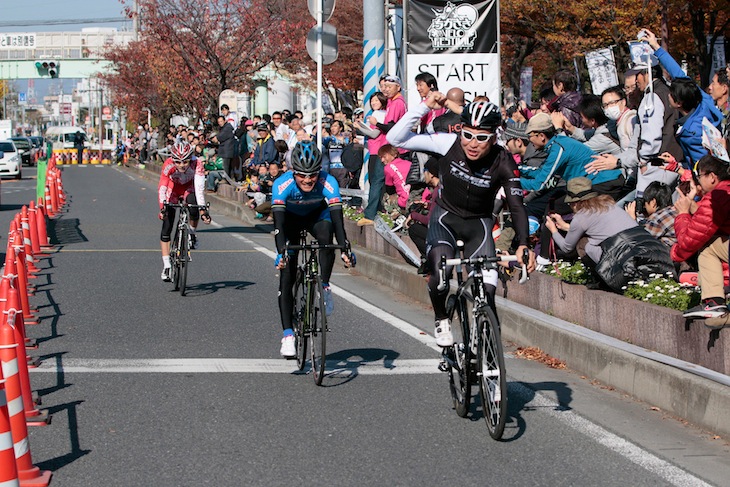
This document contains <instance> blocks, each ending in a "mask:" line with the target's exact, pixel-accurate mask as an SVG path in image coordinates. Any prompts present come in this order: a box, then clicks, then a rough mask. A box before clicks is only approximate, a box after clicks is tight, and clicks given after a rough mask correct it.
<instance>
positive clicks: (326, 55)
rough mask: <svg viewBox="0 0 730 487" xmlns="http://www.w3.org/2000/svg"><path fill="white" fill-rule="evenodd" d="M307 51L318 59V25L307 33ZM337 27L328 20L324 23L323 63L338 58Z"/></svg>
mask: <svg viewBox="0 0 730 487" xmlns="http://www.w3.org/2000/svg"><path fill="white" fill-rule="evenodd" d="M307 52H308V53H309V57H311V58H312V59H314V60H315V61H316V60H317V26H316V25H315V26H314V27H312V29H311V30H310V31H309V33H308V34H307ZM337 53H338V48H337V29H336V28H335V26H334V25H332V24H328V23H327V22H325V23H323V24H322V64H325V65H326V64H332V63H333V62H335V61H336V60H337Z"/></svg>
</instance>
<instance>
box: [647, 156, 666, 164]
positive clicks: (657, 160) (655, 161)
mask: <svg viewBox="0 0 730 487" xmlns="http://www.w3.org/2000/svg"><path fill="white" fill-rule="evenodd" d="M649 164H651V165H652V166H663V165H664V159H661V158H659V157H652V158H651V159H649Z"/></svg>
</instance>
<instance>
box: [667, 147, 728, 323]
mask: <svg viewBox="0 0 730 487" xmlns="http://www.w3.org/2000/svg"><path fill="white" fill-rule="evenodd" d="M697 175H698V179H699V185H700V188H701V190H702V193H703V196H702V199H701V200H700V201H699V203H695V201H694V198H695V196H697V193H698V188H697V186H696V185H695V184H694V182H690V190H689V192H688V193H687V194H684V193H682V192H681V191H677V194H678V199H677V201H676V202H675V203H674V207H675V208H676V209H677V217H676V218H675V220H674V231H675V232H676V234H677V243H676V244H675V245H674V246H673V247H672V251H671V255H672V260H674V261H675V262H684V261H685V260H687V259H689V258H690V257H692V255H694V254H695V253H697V252H699V256H698V258H697V263H698V266H699V284H700V288H701V294H702V301H701V303H700V304H699V305H698V306H695V307H694V308H692V309H689V310H687V311H686V312H685V313H684V316H685V318H717V317H719V316H722V315H724V314H726V313H727V312H728V308H727V303H726V300H725V290H724V288H723V274H722V263H723V262H725V263H727V261H728V235H730V211H728V208H730V173H729V172H728V163H727V162H725V161H722V160H721V159H718V158H716V157H714V156H712V155H709V154H708V155H706V156H704V157H703V158H702V159H700V160H699V161H698V163H697Z"/></svg>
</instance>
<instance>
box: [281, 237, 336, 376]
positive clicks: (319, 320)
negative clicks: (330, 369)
mask: <svg viewBox="0 0 730 487" xmlns="http://www.w3.org/2000/svg"><path fill="white" fill-rule="evenodd" d="M306 239H307V231H306V230H303V231H302V233H301V235H300V239H299V244H298V245H287V246H286V247H285V249H284V255H290V253H292V252H295V251H298V252H299V257H298V259H297V270H296V276H295V278H294V289H293V291H294V306H293V310H292V313H293V319H292V327H293V329H294V339H295V346H296V350H297V366H298V367H299V370H303V369H304V365H305V363H306V357H307V347H308V346H309V349H310V354H309V359H310V365H311V369H312V375H313V377H314V382H315V384H317V385H322V379H323V378H324V371H325V361H326V359H327V332H328V331H330V330H329V327H328V325H327V313H326V312H325V301H324V289H323V287H322V276H320V274H319V257H318V256H319V250H335V249H338V250H343V251H345V252H347V253H349V249H347V248H346V247H345V246H344V245H334V244H319V243H317V242H316V241H312V242H310V243H306Z"/></svg>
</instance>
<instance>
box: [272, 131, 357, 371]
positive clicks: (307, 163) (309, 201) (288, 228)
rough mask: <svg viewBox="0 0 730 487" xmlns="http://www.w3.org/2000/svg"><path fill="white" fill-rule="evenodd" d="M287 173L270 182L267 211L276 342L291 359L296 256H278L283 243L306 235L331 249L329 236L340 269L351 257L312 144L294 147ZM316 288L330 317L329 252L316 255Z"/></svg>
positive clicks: (333, 193) (333, 186) (337, 204)
mask: <svg viewBox="0 0 730 487" xmlns="http://www.w3.org/2000/svg"><path fill="white" fill-rule="evenodd" d="M291 167H292V170H291V171H289V172H287V173H285V174H283V175H282V176H280V177H279V178H277V179H276V181H275V182H274V186H273V187H272V194H271V210H272V214H273V216H274V228H275V231H274V240H275V243H276V250H277V252H278V253H277V255H276V261H275V262H274V265H275V266H276V268H277V269H279V311H280V313H281V324H282V327H283V328H284V337H283V338H282V340H281V351H280V352H281V355H283V356H284V357H286V358H293V357H296V347H295V343H294V331H293V329H292V310H293V306H294V296H293V287H294V278H295V273H296V266H295V265H287V264H288V261H289V260H292V263H293V262H296V252H291V251H290V253H289V255H284V247H285V246H286V244H287V242H291V243H298V241H299V236H300V233H301V232H302V230H307V231H308V232H309V233H310V234H311V235H312V236H313V237H314V238H315V239H317V243H319V244H331V243H332V237H333V235H334V236H335V237H336V238H337V243H338V244H339V245H344V246H345V250H344V251H343V252H342V260H343V261H344V262H345V266H350V265H354V255H353V254H352V253H351V251H350V242H348V241H347V235H346V234H345V222H344V217H343V215H342V197H341V196H340V187H339V185H338V184H337V180H336V179H335V178H334V177H332V176H331V175H329V174H327V173H326V172H323V171H322V154H321V153H320V151H319V149H317V146H316V145H315V144H314V142H310V141H302V142H298V143H297V145H296V146H295V147H294V149H293V150H292V154H291ZM319 262H320V265H321V274H322V284H323V288H324V299H325V312H326V314H327V315H329V314H331V313H332V310H333V309H334V305H333V302H332V291H331V289H330V285H329V280H330V276H331V275H332V268H333V267H334V263H335V251H334V250H320V251H319Z"/></svg>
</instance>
